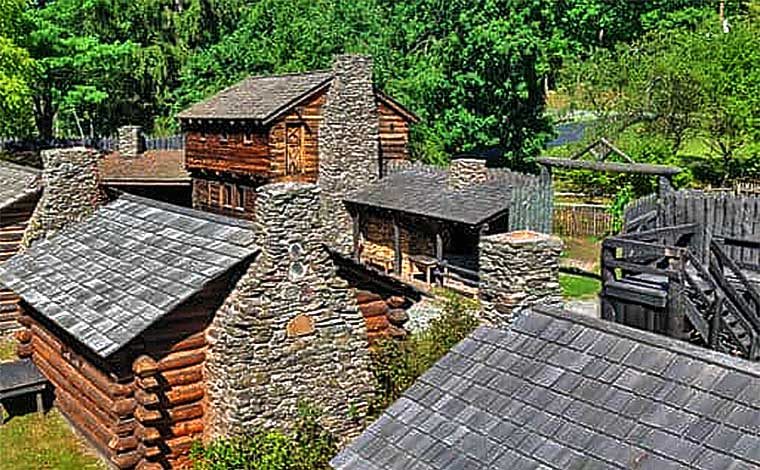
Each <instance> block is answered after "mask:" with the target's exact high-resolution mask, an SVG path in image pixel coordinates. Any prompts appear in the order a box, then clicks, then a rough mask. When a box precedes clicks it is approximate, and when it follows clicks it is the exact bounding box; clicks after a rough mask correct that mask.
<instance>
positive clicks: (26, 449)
mask: <svg viewBox="0 0 760 470" xmlns="http://www.w3.org/2000/svg"><path fill="white" fill-rule="evenodd" d="M0 456H2V458H0V470H33V469H34V470H54V469H55V470H95V469H98V470H100V469H103V470H105V469H106V466H105V465H104V464H103V463H102V462H101V461H100V459H98V458H97V457H96V456H95V455H93V454H92V453H91V451H90V450H88V448H87V447H86V445H85V444H84V443H83V442H81V441H80V440H79V439H78V438H77V437H76V435H75V434H74V432H73V431H72V430H71V428H70V427H69V425H68V423H67V422H66V421H65V420H64V419H63V417H62V416H61V415H60V413H58V410H55V409H53V410H50V411H49V412H48V413H47V415H45V416H40V415H39V414H37V413H29V414H27V415H25V416H15V417H13V418H12V419H11V420H9V421H8V422H7V423H6V424H4V425H3V426H0Z"/></svg>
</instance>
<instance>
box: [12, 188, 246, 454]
mask: <svg viewBox="0 0 760 470" xmlns="http://www.w3.org/2000/svg"><path fill="white" fill-rule="evenodd" d="M254 239H255V235H254V232H253V231H252V230H251V226H250V224H249V223H248V222H245V221H240V220H237V219H230V218H227V217H222V216H218V215H214V214H207V213H202V212H198V211H194V210H191V209H185V208H181V207H177V206H173V205H169V204H165V203H162V202H157V201H154V200H150V199H144V198H141V197H137V196H132V195H127V194H124V195H121V196H120V197H119V198H118V199H116V200H114V201H112V202H110V203H108V204H106V205H104V206H101V207H100V208H98V209H96V210H95V212H94V214H93V215H91V216H90V217H88V218H86V219H85V220H84V221H82V222H80V223H78V224H74V225H70V226H68V227H67V228H64V229H63V230H61V231H60V232H58V233H56V234H54V235H52V236H50V237H49V238H46V239H41V240H38V241H37V242H35V243H34V244H33V245H32V246H31V247H30V248H29V249H27V250H26V251H25V252H24V253H23V254H20V255H17V256H15V257H14V258H13V259H11V260H10V261H8V262H6V263H4V264H3V265H0V282H2V283H4V284H5V285H6V286H8V287H9V288H11V289H13V290H14V291H15V292H16V293H17V294H18V295H20V296H21V298H22V302H21V306H22V308H23V315H22V318H21V320H20V321H21V323H22V324H23V326H24V327H25V329H24V330H22V331H21V332H20V333H18V334H17V338H18V339H19V340H20V345H19V348H18V352H19V355H20V356H22V357H25V358H26V357H30V358H31V359H32V361H33V362H34V364H35V365H36V366H37V367H38V368H39V369H40V371H41V372H42V373H43V374H44V375H45V377H47V378H48V379H49V380H50V381H51V382H52V384H53V386H54V387H55V395H56V396H55V403H56V405H57V406H58V408H59V409H60V410H61V412H62V413H63V414H64V415H65V416H66V417H67V418H68V419H69V420H70V421H71V422H72V423H73V424H74V426H75V427H76V428H77V430H79V431H80V432H81V433H82V435H84V436H85V437H86V438H87V439H88V440H89V441H90V442H91V443H92V444H93V446H94V447H95V448H96V449H97V450H98V451H99V452H100V453H101V454H102V455H103V456H104V457H105V458H106V459H107V460H108V461H109V462H110V463H111V464H112V465H113V466H114V467H116V468H122V469H123V468H136V467H137V468H141V469H153V468H155V469H159V468H168V467H172V468H178V467H180V466H182V465H183V462H185V459H186V458H187V453H188V451H189V449H190V446H191V444H192V442H193V441H194V440H196V439H197V438H199V436H201V435H202V433H203V431H204V425H205V422H206V417H205V410H206V394H207V391H206V382H205V372H204V371H205V362H206V349H207V339H206V329H207V327H208V326H209V324H210V322H211V320H212V318H213V316H214V313H215V312H216V311H217V309H218V308H219V306H220V305H221V304H222V303H223V302H224V300H225V299H226V298H227V296H228V295H229V292H230V291H231V290H232V289H233V287H234V286H235V283H236V282H237V279H239V277H240V276H242V274H243V272H244V270H245V269H246V268H247V266H248V264H249V262H250V261H251V260H252V259H253V257H254V256H255V255H256V253H257V252H258V250H257V248H256V246H255V245H254Z"/></svg>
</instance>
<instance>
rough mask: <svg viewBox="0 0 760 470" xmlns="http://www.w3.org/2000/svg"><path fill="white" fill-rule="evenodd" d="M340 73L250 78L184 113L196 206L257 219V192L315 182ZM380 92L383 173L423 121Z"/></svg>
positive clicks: (403, 152)
mask: <svg viewBox="0 0 760 470" xmlns="http://www.w3.org/2000/svg"><path fill="white" fill-rule="evenodd" d="M334 76H335V73H334V72H332V71H316V72H308V73H296V74H286V75H276V76H259V77H249V78H247V79H245V80H243V81H242V82H240V83H238V84H236V85H234V86H232V87H230V88H227V89H225V90H223V91H221V92H220V93H218V94H217V95H215V96H213V97H211V98H209V99H207V100H205V101H203V102H200V103H198V104H196V105H194V106H192V107H190V108H189V109H186V110H185V111H183V112H181V113H180V114H179V115H178V118H179V119H180V122H181V124H182V129H183V131H184V132H185V137H186V144H185V145H186V147H185V158H186V167H187V170H188V171H189V172H190V174H191V175H192V178H193V207H195V208H198V209H203V210H208V211H213V212H217V213H222V214H225V215H230V216H235V217H242V218H253V215H254V213H255V189H256V188H257V187H259V186H261V185H263V184H266V183H276V182H285V181H298V182H312V183H313V182H317V179H318V175H319V160H320V149H319V134H320V125H321V123H322V120H323V112H322V111H323V106H324V104H325V102H326V99H327V92H328V90H329V88H330V87H331V85H332V83H333V81H334ZM374 95H375V101H376V105H377V119H378V130H379V132H378V135H379V137H378V138H379V147H380V155H379V157H378V158H379V159H380V161H379V165H378V167H379V168H380V171H381V172H382V168H383V167H384V166H385V163H387V162H390V161H395V160H406V159H408V158H409V145H408V144H409V128H410V125H411V124H413V123H415V122H417V117H416V116H415V115H414V114H413V113H412V112H411V111H409V110H408V109H406V108H405V107H404V106H403V105H401V104H400V103H399V102H398V101H396V100H394V99H393V98H391V97H390V96H388V95H386V94H385V93H383V92H381V91H380V90H379V89H377V88H376V87H375V88H374ZM346 125H350V123H346ZM377 176H380V175H377Z"/></svg>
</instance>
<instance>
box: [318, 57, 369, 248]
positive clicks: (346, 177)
mask: <svg viewBox="0 0 760 470" xmlns="http://www.w3.org/2000/svg"><path fill="white" fill-rule="evenodd" d="M333 74H334V78H333V82H332V85H331V86H330V89H329V91H328V92H327V101H326V102H325V105H324V107H323V108H322V109H323V111H322V113H323V121H322V124H321V126H320V128H319V186H320V187H321V188H322V213H323V215H324V216H325V217H327V218H328V220H330V221H331V227H330V231H329V241H330V243H331V244H332V245H333V246H334V247H335V248H336V249H338V250H340V251H343V252H346V253H348V252H350V250H351V246H352V243H353V242H352V229H351V217H350V215H349V213H348V212H347V211H346V209H345V207H344V205H343V202H342V200H343V197H344V196H346V195H348V194H350V193H351V192H354V191H356V190H358V189H362V188H364V187H365V186H367V185H368V184H370V183H373V182H375V181H377V180H378V178H379V177H380V134H379V132H380V131H379V124H378V112H377V103H376V101H375V93H374V85H373V81H372V58H371V57H368V56H363V55H339V56H336V57H335V62H334V65H333Z"/></svg>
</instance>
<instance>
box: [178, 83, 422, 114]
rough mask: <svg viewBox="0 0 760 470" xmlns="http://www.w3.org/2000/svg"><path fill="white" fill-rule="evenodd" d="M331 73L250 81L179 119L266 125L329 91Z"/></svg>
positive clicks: (393, 103) (386, 98) (399, 110)
mask: <svg viewBox="0 0 760 470" xmlns="http://www.w3.org/2000/svg"><path fill="white" fill-rule="evenodd" d="M332 79H333V73H332V72H331V71H316V72H306V73H293V74H285V75H272V76H258V77H248V78H246V79H245V80H243V81H242V82H240V83H238V84H236V85H232V86H231V87H229V88H226V89H224V90H222V91H220V92H219V93H217V94H216V95H214V96H212V97H211V98H208V99H206V100H204V101H201V102H200V103H197V104H194V105H193V106H191V107H189V108H187V109H186V110H184V111H182V112H180V113H179V114H178V115H177V117H178V118H179V119H225V120H226V119H242V120H254V121H259V122H260V123H261V124H264V125H267V124H270V123H271V122H272V121H274V120H275V119H277V118H278V117H279V116H280V115H282V114H283V113H284V112H287V111H289V110H290V109H292V108H293V107H294V106H296V105H297V104H298V103H300V102H302V101H303V100H305V99H307V98H309V97H310V96H313V95H314V94H316V93H317V92H319V91H321V90H323V89H325V88H327V87H328V86H329V85H330V83H331V82H332ZM375 93H376V95H377V97H378V98H379V99H380V100H382V101H384V102H385V103H386V104H387V105H388V106H389V107H390V108H392V109H394V110H395V111H396V112H397V113H399V114H400V115H402V116H403V117H404V118H405V119H407V120H409V121H411V122H417V121H418V118H417V116H415V115H414V113H412V112H411V111H409V110H408V109H407V108H405V107H404V106H403V105H402V104H401V103H399V102H398V101H396V100H394V99H393V98H391V97H390V96H388V95H386V94H385V93H383V92H381V91H380V90H377V89H376V90H375Z"/></svg>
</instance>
